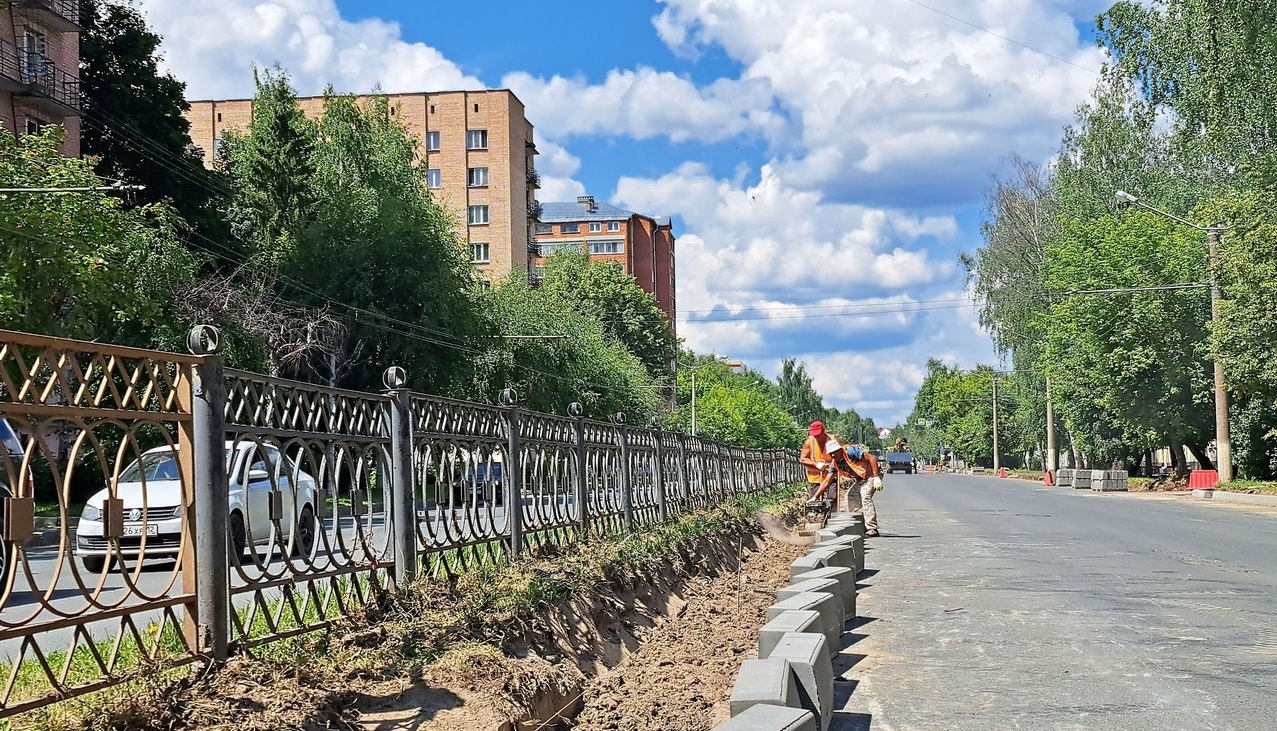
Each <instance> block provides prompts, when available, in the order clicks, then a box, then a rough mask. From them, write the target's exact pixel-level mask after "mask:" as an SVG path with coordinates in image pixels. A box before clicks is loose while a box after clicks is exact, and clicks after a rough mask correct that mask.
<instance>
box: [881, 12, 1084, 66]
mask: <svg viewBox="0 0 1277 731" xmlns="http://www.w3.org/2000/svg"><path fill="white" fill-rule="evenodd" d="M905 2H909V3H913V4H914V5H917V6H918V7H920V8H926V9H927V10H930V11H931V12H933V13H937V14H939V15H943V16H944V17H946V18H949V19H950V20H956V21H958V22H959V23H962V24H963V25H967V26H970V27H972V28H975V29H976V30H978V31H981V32H982V33H988V34H989V35H991V36H993V37H994V38H1000V39H1002V40H1004V41H1006V42H1007V43H1014V44H1015V45H1017V46H1019V47H1020V48H1023V49H1025V50H1028V51H1033V52H1034V53H1037V54H1040V55H1043V56H1046V57H1047V58H1051V59H1054V60H1056V61H1059V62H1060V63H1063V64H1067V65H1069V66H1072V67H1073V68H1076V69H1081V70H1083V71H1088V72H1090V73H1092V74H1098V73H1100V72H1099V70H1098V69H1093V68H1088V67H1086V66H1083V65H1081V64H1077V63H1074V62H1072V61H1070V60H1068V59H1067V58H1063V57H1061V56H1057V55H1055V54H1054V53H1051V52H1050V51H1043V50H1042V49H1041V48H1035V47H1034V46H1030V45H1029V44H1027V43H1023V42H1021V41H1017V40H1016V39H1014V38H1009V37H1007V36H1004V35H1002V34H1001V33H998V32H996V31H992V30H990V29H988V28H985V27H984V26H982V25H976V24H975V23H972V22H971V21H969V20H966V19H964V18H959V17H958V16H956V15H952V14H950V13H946V12H945V11H943V10H941V9H939V8H936V7H932V6H930V5H927V4H926V3H923V2H919V1H918V0H905Z"/></svg>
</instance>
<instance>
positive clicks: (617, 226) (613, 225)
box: [607, 221, 621, 231]
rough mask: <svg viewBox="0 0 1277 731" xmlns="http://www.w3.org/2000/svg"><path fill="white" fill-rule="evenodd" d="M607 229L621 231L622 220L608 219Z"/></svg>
mask: <svg viewBox="0 0 1277 731" xmlns="http://www.w3.org/2000/svg"><path fill="white" fill-rule="evenodd" d="M607 230H608V231H620V230H621V222H620V221H608V222H607Z"/></svg>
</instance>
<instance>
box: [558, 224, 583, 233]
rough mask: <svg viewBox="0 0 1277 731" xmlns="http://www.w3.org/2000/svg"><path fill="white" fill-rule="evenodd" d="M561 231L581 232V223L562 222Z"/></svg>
mask: <svg viewBox="0 0 1277 731" xmlns="http://www.w3.org/2000/svg"><path fill="white" fill-rule="evenodd" d="M559 233H561V234H576V233H581V224H579V223H561V224H559Z"/></svg>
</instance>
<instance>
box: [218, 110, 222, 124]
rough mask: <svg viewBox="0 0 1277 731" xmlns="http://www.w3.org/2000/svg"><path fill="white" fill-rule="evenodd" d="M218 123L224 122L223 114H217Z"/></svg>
mask: <svg viewBox="0 0 1277 731" xmlns="http://www.w3.org/2000/svg"><path fill="white" fill-rule="evenodd" d="M217 121H219V122H220V121H222V113H221V112H218V113H217Z"/></svg>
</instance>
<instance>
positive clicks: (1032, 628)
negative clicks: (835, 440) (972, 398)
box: [833, 475, 1277, 731]
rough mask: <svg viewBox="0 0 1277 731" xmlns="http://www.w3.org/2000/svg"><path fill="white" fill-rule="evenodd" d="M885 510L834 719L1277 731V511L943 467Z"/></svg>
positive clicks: (860, 724)
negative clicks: (1049, 484) (945, 472)
mask: <svg viewBox="0 0 1277 731" xmlns="http://www.w3.org/2000/svg"><path fill="white" fill-rule="evenodd" d="M878 505H879V516H880V522H881V530H882V533H883V535H882V537H881V538H871V539H869V542H868V554H867V564H868V567H869V568H870V569H876V570H877V572H878V573H876V574H874V575H872V576H870V577H867V578H864V579H863V580H862V583H863V585H864V588H863V590H862V594H861V597H860V613H861V614H862V615H865V617H864V618H863V619H861V620H860V621H859V622H858V625H859V626H858V627H857V628H856V629H855V630H854V632H855V633H857V634H856V635H855V636H853V637H852V638H851V639H852V641H853V642H854V644H852V645H851V646H850V647H848V648H847V649H846V650H845V651H844V654H843V656H842V657H841V658H840V660H839V666H838V667H837V668H836V672H838V671H839V670H841V677H842V680H841V681H840V682H838V683H837V691H836V693H835V700H836V702H837V704H838V707H841V708H842V709H843V710H842V713H840V714H839V716H838V717H837V719H836V721H835V724H834V727H833V728H834V729H842V730H844V731H845V730H849V729H856V730H862V729H872V731H906V730H909V729H937V730H939V729H944V730H945V731H959V730H967V729H970V730H971V731H976V730H977V729H978V730H980V731H984V730H986V729H1029V730H1035V729H1042V730H1044V731H1045V730H1048V729H1049V730H1051V731H1067V730H1073V729H1078V730H1080V729H1087V730H1088V731H1094V730H1101V729H1112V730H1113V731H1178V730H1179V729H1184V730H1185V731H1187V730H1188V729H1193V730H1194V731H1197V730H1200V729H1219V730H1224V729H1235V730H1237V731H1252V730H1255V729H1271V728H1277V720H1275V719H1277V510H1273V509H1253V510H1241V509H1237V508H1235V507H1231V506H1224V505H1212V504H1210V503H1204V502H1198V501H1192V500H1191V499H1188V498H1172V497H1158V496H1145V495H1136V494H1115V493H1109V494H1097V493H1091V492H1089V491H1075V490H1070V489H1067V488H1045V487H1043V486H1041V485H1039V484H1035V483H1029V482H1024V481H1018V480H997V479H991V478H985V477H965V476H929V475H893V476H891V477H889V478H888V481H887V487H886V490H885V491H884V492H882V493H879V498H878Z"/></svg>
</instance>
